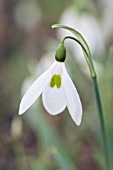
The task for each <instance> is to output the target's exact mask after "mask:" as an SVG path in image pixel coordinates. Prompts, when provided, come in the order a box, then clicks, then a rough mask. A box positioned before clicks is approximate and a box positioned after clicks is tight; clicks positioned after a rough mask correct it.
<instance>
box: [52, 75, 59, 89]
mask: <svg viewBox="0 0 113 170" xmlns="http://www.w3.org/2000/svg"><path fill="white" fill-rule="evenodd" d="M55 85H56V87H57V88H60V87H61V76H60V75H59V74H58V75H57V74H54V75H53V77H52V79H51V82H50V87H51V88H53V87H54V86H55Z"/></svg>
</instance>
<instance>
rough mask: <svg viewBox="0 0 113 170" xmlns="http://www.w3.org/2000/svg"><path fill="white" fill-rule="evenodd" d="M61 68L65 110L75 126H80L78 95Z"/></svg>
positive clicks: (80, 109)
mask: <svg viewBox="0 0 113 170" xmlns="http://www.w3.org/2000/svg"><path fill="white" fill-rule="evenodd" d="M62 68H63V80H62V81H63V85H62V86H63V89H64V95H65V98H66V103H67V108H68V110H69V113H70V115H71V117H72V119H73V120H74V122H75V123H76V124H77V125H80V123H81V118H82V105H81V101H80V98H79V95H78V92H77V90H76V88H75V86H74V84H73V82H72V80H71V78H70V77H69V75H68V73H67V71H66V68H65V65H64V64H63V65H62Z"/></svg>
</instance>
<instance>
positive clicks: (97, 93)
mask: <svg viewBox="0 0 113 170" xmlns="http://www.w3.org/2000/svg"><path fill="white" fill-rule="evenodd" d="M66 39H72V40H74V41H76V42H77V43H78V44H79V45H80V46H81V47H82V50H83V53H84V56H85V59H86V61H87V64H88V66H89V69H90V73H91V77H92V79H93V84H94V89H95V94H96V101H97V107H98V112H99V119H100V125H101V132H102V138H103V147H104V153H105V161H106V168H107V170H109V157H108V144H107V137H106V131H105V123H104V117H103V109H102V104H101V98H100V93H99V88H98V83H97V78H96V72H95V69H94V66H93V62H92V59H91V53H90V52H87V51H89V48H88V50H86V47H84V45H83V44H82V43H81V42H80V41H79V40H78V39H77V38H74V37H71V36H66V37H64V38H63V39H62V41H61V43H63V44H64V41H65V40H66Z"/></svg>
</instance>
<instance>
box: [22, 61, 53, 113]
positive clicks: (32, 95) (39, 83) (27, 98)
mask: <svg viewBox="0 0 113 170" xmlns="http://www.w3.org/2000/svg"><path fill="white" fill-rule="evenodd" d="M55 64H56V62H54V63H53V65H52V66H51V67H50V68H49V69H48V70H47V71H46V72H45V73H43V74H42V75H41V76H40V77H39V78H38V79H36V81H35V82H34V83H33V84H32V85H31V87H30V88H29V89H28V91H27V92H26V93H25V95H24V97H23V98H22V100H21V103H20V108H19V114H20V115H21V114H22V113H24V112H25V111H26V110H27V109H28V108H29V107H30V106H31V105H32V104H33V103H34V102H35V101H36V99H37V98H38V97H39V96H40V94H41V93H42V91H43V90H44V88H45V87H46V86H47V84H48V82H49V81H50V79H51V76H52V69H53V67H54V66H55Z"/></svg>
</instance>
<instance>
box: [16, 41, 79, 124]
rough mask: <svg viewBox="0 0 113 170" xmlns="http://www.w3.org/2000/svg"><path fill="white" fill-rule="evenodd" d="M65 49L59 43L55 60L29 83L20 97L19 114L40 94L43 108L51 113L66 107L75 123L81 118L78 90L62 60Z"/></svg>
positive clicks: (64, 56) (64, 55)
mask: <svg viewBox="0 0 113 170" xmlns="http://www.w3.org/2000/svg"><path fill="white" fill-rule="evenodd" d="M65 58H66V49H65V47H64V45H63V44H62V43H61V44H60V45H59V47H58V49H57V51H56V55H55V61H54V63H53V64H52V66H51V67H50V68H49V69H48V70H47V71H46V72H44V73H43V74H42V75H41V76H40V77H39V78H37V79H36V81H35V82H34V83H33V84H32V85H31V87H30V88H29V89H28V91H27V92H26V93H25V95H24V96H23V98H22V101H21V103H20V108H19V114H20V115H21V114H23V113H24V112H25V111H26V110H27V109H28V108H29V107H30V106H31V105H32V104H33V103H34V102H35V101H36V100H37V98H38V97H39V96H40V95H41V93H42V101H43V105H44V107H45V109H46V110H47V112H48V113H50V114H51V115H57V114H59V113H61V112H63V111H64V109H65V108H66V106H67V108H68V110H69V113H70V115H71V117H72V119H73V120H74V122H75V123H76V124H77V125H80V123H81V118H82V105H81V101H80V98H79V95H78V92H77V90H76V88H75V86H74V84H73V82H72V80H71V78H70V77H69V75H68V73H67V70H66V67H65V64H64V61H65Z"/></svg>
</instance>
